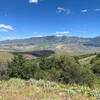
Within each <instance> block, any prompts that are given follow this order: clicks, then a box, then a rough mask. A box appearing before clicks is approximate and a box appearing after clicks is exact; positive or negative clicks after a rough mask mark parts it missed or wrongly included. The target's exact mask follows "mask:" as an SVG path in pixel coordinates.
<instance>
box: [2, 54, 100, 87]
mask: <svg viewBox="0 0 100 100" xmlns="http://www.w3.org/2000/svg"><path fill="white" fill-rule="evenodd" d="M91 56H92V55H91ZM87 57H89V56H87ZM9 78H21V79H26V80H27V79H30V78H34V79H43V80H49V81H56V82H60V83H65V84H66V83H70V84H73V83H76V84H80V85H88V86H90V87H91V86H95V84H98V85H99V83H100V79H99V78H100V55H99V54H97V56H95V57H94V58H92V60H90V61H89V63H88V64H86V65H85V64H84V65H83V64H81V63H80V62H79V59H77V58H76V57H72V56H69V55H56V54H54V55H52V56H49V57H45V56H44V57H38V58H33V59H26V58H25V57H24V56H23V55H21V54H16V55H15V56H14V58H13V59H12V61H9V62H8V64H2V63H1V64H0V79H9Z"/></svg>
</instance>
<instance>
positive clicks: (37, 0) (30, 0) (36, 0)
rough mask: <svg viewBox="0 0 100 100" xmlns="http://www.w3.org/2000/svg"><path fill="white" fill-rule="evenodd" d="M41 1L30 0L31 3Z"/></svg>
mask: <svg viewBox="0 0 100 100" xmlns="http://www.w3.org/2000/svg"><path fill="white" fill-rule="evenodd" d="M38 2H39V0H29V3H38Z"/></svg>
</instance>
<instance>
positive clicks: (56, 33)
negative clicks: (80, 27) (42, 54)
mask: <svg viewBox="0 0 100 100" xmlns="http://www.w3.org/2000/svg"><path fill="white" fill-rule="evenodd" d="M69 33H70V32H69V31H63V32H55V33H54V35H56V36H66V35H69Z"/></svg>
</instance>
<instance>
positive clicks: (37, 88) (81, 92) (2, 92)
mask: <svg viewBox="0 0 100 100" xmlns="http://www.w3.org/2000/svg"><path fill="white" fill-rule="evenodd" d="M88 91H90V89H89V88H88V87H80V86H70V85H66V86H65V85H63V84H57V83H54V82H48V81H43V80H39V81H36V80H29V81H24V80H20V79H10V80H8V81H0V100H96V99H95V98H93V97H92V96H90V95H89V94H88Z"/></svg>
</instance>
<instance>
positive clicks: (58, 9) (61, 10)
mask: <svg viewBox="0 0 100 100" xmlns="http://www.w3.org/2000/svg"><path fill="white" fill-rule="evenodd" d="M65 11H66V9H65V8H63V7H58V8H57V13H62V12H65Z"/></svg>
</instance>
